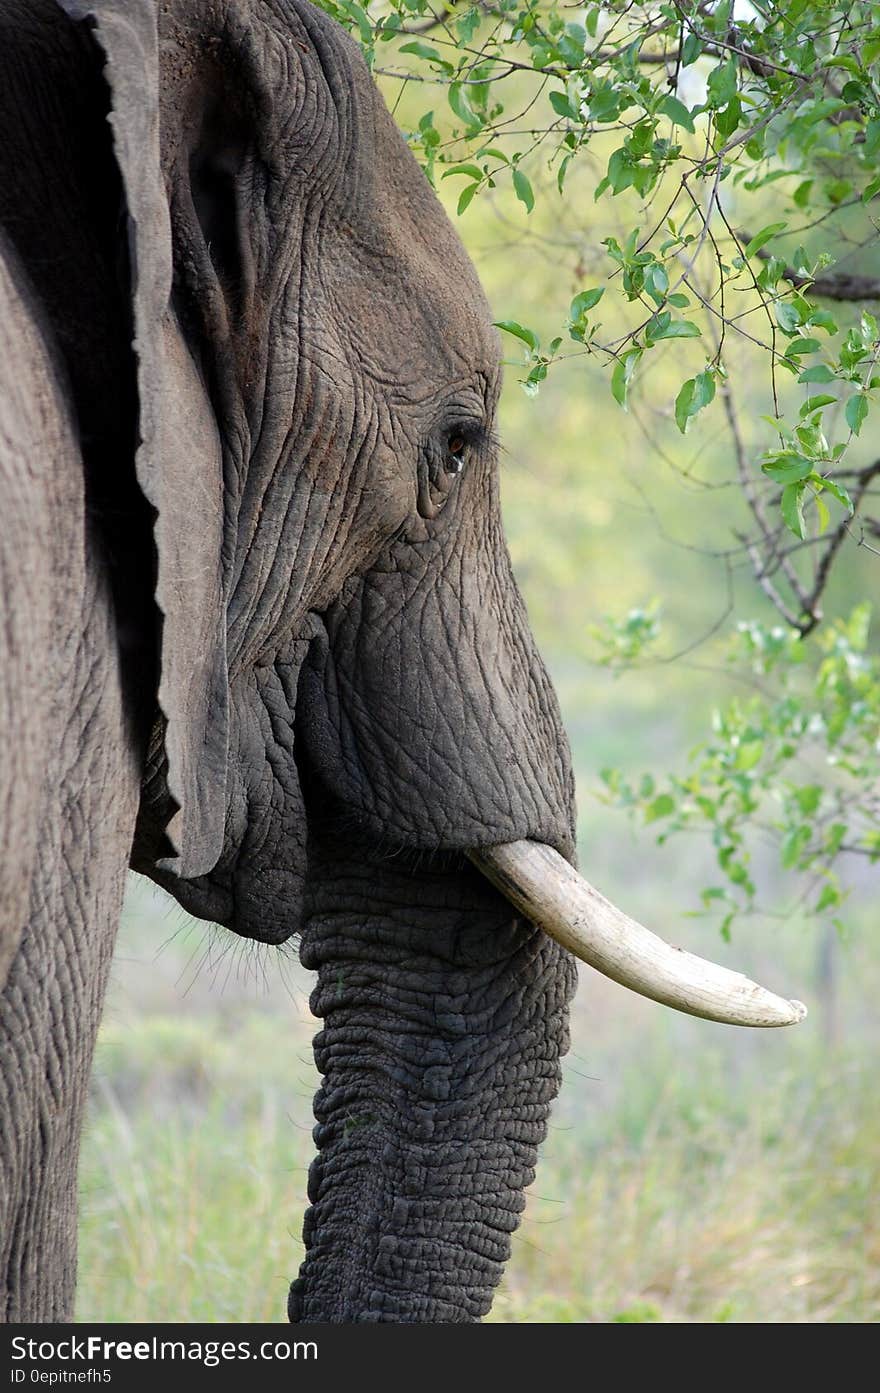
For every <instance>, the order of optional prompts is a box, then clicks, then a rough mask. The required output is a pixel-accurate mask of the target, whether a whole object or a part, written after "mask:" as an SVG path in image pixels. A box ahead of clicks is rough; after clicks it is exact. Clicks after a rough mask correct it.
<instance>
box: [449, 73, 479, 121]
mask: <svg viewBox="0 0 880 1393" xmlns="http://www.w3.org/2000/svg"><path fill="white" fill-rule="evenodd" d="M447 95H448V100H449V105H450V106H451V107H452V110H453V111H454V112H455V114H456V116H457V117H458V119H459V121H463V122H464V124H465V125H466V126H468V127H476V128H479V127H480V126H482V124H483V122H482V121H481V119H480V117H479V116H478V115H477V113H476V112H475V111H474V109H473V107H472V106H471V104H470V102H469V101H468V98H467V93H466V92H465V90H464V88H463V87H462V85H461V83H460V82H451V83H450V84H449V92H448V94H447Z"/></svg>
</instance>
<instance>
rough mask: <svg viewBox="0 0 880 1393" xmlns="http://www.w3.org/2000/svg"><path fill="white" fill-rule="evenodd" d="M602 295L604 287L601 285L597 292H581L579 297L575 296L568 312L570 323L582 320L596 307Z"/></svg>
mask: <svg viewBox="0 0 880 1393" xmlns="http://www.w3.org/2000/svg"><path fill="white" fill-rule="evenodd" d="M604 294H605V287H604V285H602V286H599V288H598V289H597V290H582V291H581V292H580V294H579V295H575V297H574V299H573V300H572V302H571V306H570V308H569V311H568V317H569V319H570V320H571V321H572V323H576V322H577V321H578V320H579V319H583V317H584V315H585V314H587V313H588V311H589V310H591V309H593V308H595V306H596V305H598V303H599V301H600V300H601V299H602V296H603V295H604Z"/></svg>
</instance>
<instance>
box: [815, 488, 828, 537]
mask: <svg viewBox="0 0 880 1393" xmlns="http://www.w3.org/2000/svg"><path fill="white" fill-rule="evenodd" d="M814 502H815V504H816V515H817V517H818V519H819V535H820V536H821V535H822V533H823V532H824V531H825V530H826V528H827V527H828V524H829V522H830V521H831V514H830V513H829V511H828V509H827V507H826V506H825V503H824V502H823V500H822V499H821V498H820V497H819V495H818V493H817V494H816V496H815V499H814Z"/></svg>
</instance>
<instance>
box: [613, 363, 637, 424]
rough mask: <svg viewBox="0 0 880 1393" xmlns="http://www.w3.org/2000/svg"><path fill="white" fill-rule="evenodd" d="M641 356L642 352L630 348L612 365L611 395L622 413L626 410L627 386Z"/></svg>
mask: <svg viewBox="0 0 880 1393" xmlns="http://www.w3.org/2000/svg"><path fill="white" fill-rule="evenodd" d="M641 356H642V350H641V349H640V348H631V349H629V351H628V352H627V353H626V354H624V356H623V357H622V358H618V360H617V362H616V363H615V364H614V371H613V372H612V374H611V395H612V396H613V397H614V400H615V401H616V402H617V403H618V405H619V406H622V407H623V409H624V411H626V409H627V405H626V399H627V394H628V392H629V385H630V382H631V381H632V376H633V373H634V372H635V370H636V365H637V363H638V361H639V359H640V358H641Z"/></svg>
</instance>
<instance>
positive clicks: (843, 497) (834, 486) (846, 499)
mask: <svg viewBox="0 0 880 1393" xmlns="http://www.w3.org/2000/svg"><path fill="white" fill-rule="evenodd" d="M822 487H823V488H824V489H826V490H827V491H828V493H830V494H831V497H832V498H836V499H837V501H838V503H842V504H843V506H844V508H846V509H847V510H848V512H850V513H854V512H855V508H854V506H853V501H852V499H851V498H850V496H849V494H848V493H847V491H846V489H845V488H844V487H843V485H842V484H838V483H836V482H835V480H834V479H823V480H822Z"/></svg>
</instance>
